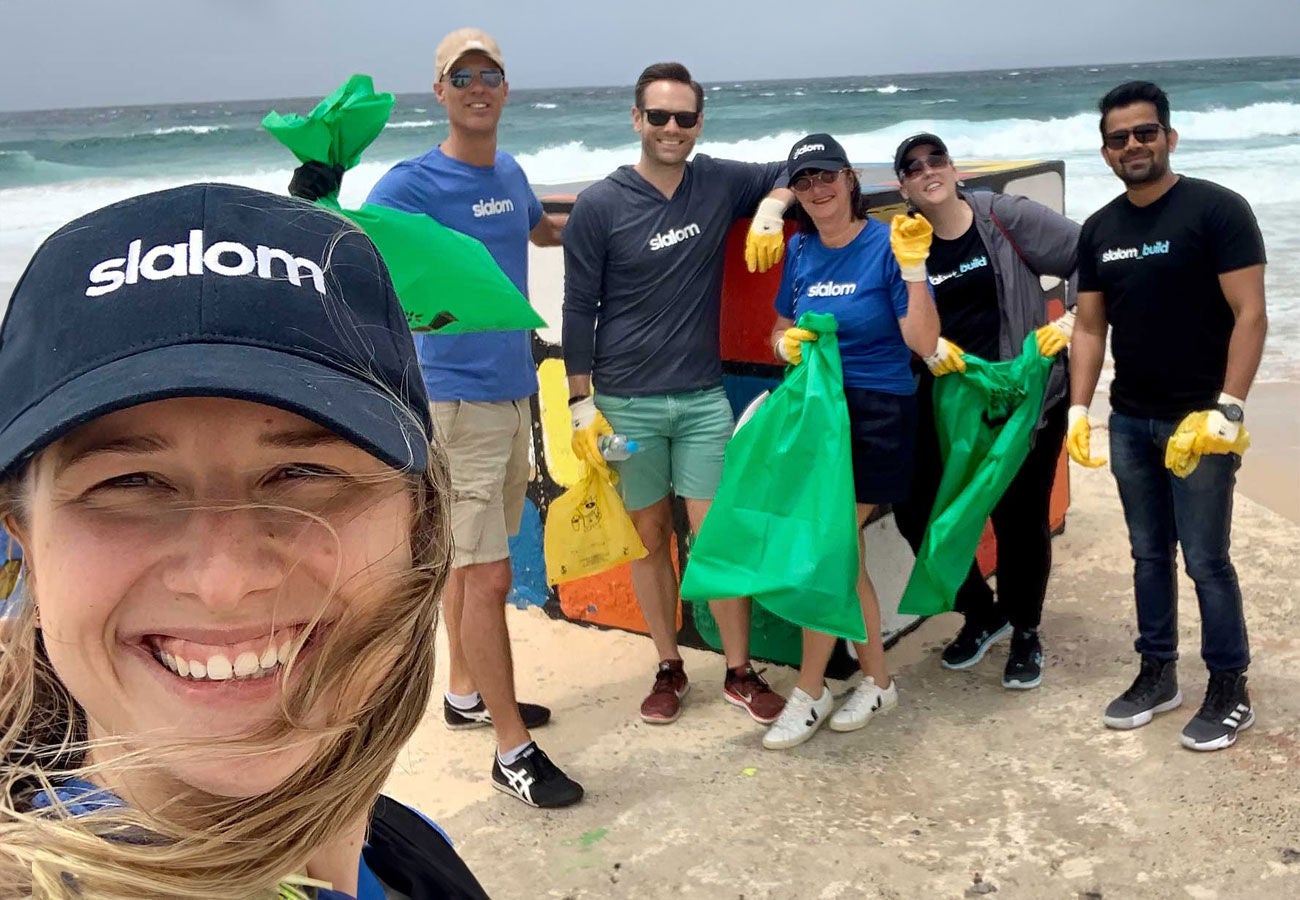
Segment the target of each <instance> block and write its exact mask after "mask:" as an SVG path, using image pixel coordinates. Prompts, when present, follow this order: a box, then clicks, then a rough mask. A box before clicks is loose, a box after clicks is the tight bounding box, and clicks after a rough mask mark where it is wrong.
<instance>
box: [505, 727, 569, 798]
mask: <svg viewBox="0 0 1300 900" xmlns="http://www.w3.org/2000/svg"><path fill="white" fill-rule="evenodd" d="M492 786H493V787H494V788H496V789H497V790H498V791H501V792H502V793H504V794H509V795H510V796H512V797H518V798H519V799H520V800H522V801H524V802H525V803H527V804H528V805H529V806H536V807H540V808H542V809H558V808H559V807H561V806H572V805H573V804H575V803H577V802H578V801H579V800H581V799H582V785H580V784H578V782H576V781H574V780H573V779H572V778H570V777H569V776H568V775H565V774H564V773H563V772H561V771H560V767H559V766H557V765H556V764H555V763H553V762H551V758H550V757H549V756H547V755H546V754H545V753H544V752H543V751H542V748H541V747H539V746H537V744H535V743H534V742H532V741H529V742H528V749H527V750H525V751H524V752H523V755H522V756H520V757H519V759H517V760H515V761H514V762H513V763H512V764H510V765H508V766H507V765H503V764H502V763H501V760H500V759H499V758H498V757H497V755H496V754H495V753H493V754H492Z"/></svg>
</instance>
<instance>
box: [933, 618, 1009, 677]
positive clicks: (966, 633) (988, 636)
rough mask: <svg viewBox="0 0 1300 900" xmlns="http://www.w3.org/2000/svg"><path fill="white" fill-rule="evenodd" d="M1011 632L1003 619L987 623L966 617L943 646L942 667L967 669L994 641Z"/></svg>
mask: <svg viewBox="0 0 1300 900" xmlns="http://www.w3.org/2000/svg"><path fill="white" fill-rule="evenodd" d="M1010 633H1011V625H1010V623H1008V622H1007V621H1006V620H1005V619H1003V620H1001V621H998V622H993V623H988V622H979V621H976V620H975V619H971V618H968V619H967V620H966V624H964V625H962V626H961V631H959V632H957V636H956V637H955V638H953V639H952V643H950V644H949V645H948V646H947V647H944V648H943V659H942V662H943V667H944V668H945V669H969V668H970V667H971V666H973V665H975V663H977V662H979V661H980V660H981V659H983V658H984V654H985V653H988V652H989V647H991V646H992V645H993V642H994V641H1000V640H1002V639H1003V638H1004V637H1006V636H1007V635H1009V634H1010Z"/></svg>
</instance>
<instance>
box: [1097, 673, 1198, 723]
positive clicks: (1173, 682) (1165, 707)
mask: <svg viewBox="0 0 1300 900" xmlns="http://www.w3.org/2000/svg"><path fill="white" fill-rule="evenodd" d="M1182 704H1183V692H1182V691H1180V690H1179V689H1178V663H1177V661H1176V660H1172V659H1156V658H1155V657H1154V656H1143V657H1142V668H1141V670H1139V671H1138V676H1137V678H1135V679H1134V680H1133V684H1132V685H1130V686H1129V689H1128V690H1127V691H1125V692H1124V693H1122V694H1120V695H1119V696H1118V697H1116V698H1115V699H1114V700H1112V701H1110V705H1109V706H1107V707H1106V714H1105V715H1104V716H1103V717H1102V721H1103V722H1105V723H1106V726H1107V727H1108V728H1119V729H1124V730H1127V729H1129V728H1141V727H1142V726H1143V725H1145V724H1147V723H1148V722H1150V721H1151V720H1152V719H1153V718H1155V714H1156V713H1162V712H1169V710H1171V709H1177V708H1178V707H1179V706H1182Z"/></svg>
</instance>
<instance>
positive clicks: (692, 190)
mask: <svg viewBox="0 0 1300 900" xmlns="http://www.w3.org/2000/svg"><path fill="white" fill-rule="evenodd" d="M703 109H704V92H703V89H702V88H701V87H700V85H699V84H698V83H697V82H695V81H694V80H692V79H691V74H690V72H689V71H687V69H686V67H685V66H683V65H680V64H679V63H659V64H656V65H653V66H650V67H649V68H647V69H646V70H645V71H644V72H643V73H642V74H641V77H640V79H638V81H637V84H636V105H635V106H634V107H633V109H632V124H633V127H634V128H635V129H636V131H637V132H638V133H639V134H640V136H641V159H640V161H639V162H637V164H636V165H634V166H623V167H622V168H620V169H618V170H617V171H616V172H614V173H613V174H612V175H610V176H609V177H608V178H605V179H604V180H603V181H599V182H597V183H596V184H593V185H591V186H590V187H588V188H587V189H586V190H584V191H583V192H582V193H581V194H580V195H579V197H578V200H577V203H576V204H575V205H574V207H573V215H572V217H571V218H570V222H569V224H568V225H567V226H566V228H565V233H564V330H563V344H564V365H565V368H566V370H567V372H568V376H569V396H570V398H571V399H570V404H571V407H572V409H573V413H574V415H573V424H574V428H575V429H582V428H584V427H588V426H589V425H590V423H591V422H592V421H593V420H594V417H595V415H596V410H597V408H599V410H600V412H601V413H603V414H604V416H605V418H606V419H608V420H609V424H610V426H611V427H612V428H613V429H614V431H615V432H617V433H619V434H623V435H626V436H627V437H629V438H634V439H636V441H637V442H638V443H639V444H640V445H641V449H640V450H639V451H638V452H637V453H635V454H634V455H633V456H631V457H630V458H629V459H626V460H624V461H622V462H620V463H616V464H615V465H616V466H617V468H618V471H619V489H620V491H621V493H622V495H623V502H624V504H625V505H626V506H627V509H628V512H629V514H630V515H631V517H632V521H633V523H634V524H635V525H636V529H637V533H638V534H639V535H640V536H641V540H642V542H643V543H644V544H645V547H646V550H647V551H649V553H648V555H647V556H646V557H645V558H644V559H639V560H636V561H634V562H633V563H632V584H633V587H634V589H635V591H636V597H637V602H638V603H639V604H640V606H641V611H642V614H643V615H644V616H645V620H646V624H647V625H648V626H649V628H650V636H651V637H652V638H653V640H654V643H655V649H656V651H657V652H658V654H659V660H660V662H659V668H658V671H657V673H656V675H655V682H654V687H653V688H652V690H651V692H650V694H649V696H647V697H646V699H645V701H644V702H643V703H642V705H641V718H642V719H644V720H645V721H646V722H650V723H656V724H663V723H667V722H672V721H675V720H676V719H677V716H678V715H679V714H680V712H681V698H682V697H683V696H684V695H685V694H686V691H687V687H688V685H687V679H686V672H685V670H684V668H683V663H682V658H681V652H680V651H679V649H678V646H677V603H678V582H677V575H676V572H675V571H674V568H673V560H672V553H671V546H672V544H671V539H672V535H673V515H672V505H671V504H672V501H671V496H670V495H671V494H676V495H677V496H679V497H681V498H682V499H683V500H684V501H685V505H686V514H687V517H688V519H689V520H690V525H691V530H692V531H698V530H699V526H700V523H701V522H702V521H703V520H704V515H705V513H707V512H708V509H709V505H710V504H711V503H712V502H713V497H714V494H715V493H716V492H717V489H718V482H719V480H720V478H721V475H722V456H723V450H724V449H725V447H726V445H727V440H728V439H729V438H730V437H731V432H732V427H733V424H734V423H733V419H732V413H731V405H730V403H729V402H728V401H727V396H726V394H725V393H724V392H723V389H722V360H721V353H720V347H719V329H720V315H721V304H722V270H723V252H724V250H725V249H726V240H727V234H728V232H729V231H730V230H731V226H732V224H734V223H735V222H736V220H737V219H741V218H744V217H746V216H750V215H753V217H754V225H753V227H752V228H751V230H750V235H749V238H748V240H747V242H746V247H745V255H746V261H747V262H748V263H749V264H750V269H751V271H752V270H753V269H754V268H760V269H765V268H767V266H768V265H771V264H772V263H774V262H775V261H777V260H779V258H780V254H781V251H782V234H783V224H782V215H783V213H784V212H785V209H786V207H787V206H789V205H790V202H791V201H792V200H793V199H794V195H793V194H792V193H790V192H789V191H788V190H787V189H786V188H785V182H786V177H785V163H784V162H778V163H769V164H766V165H756V164H751V163H740V162H731V161H729V160H721V159H712V158H710V157H708V156H697V157H695V159H693V160H689V161H688V159H687V158H688V157H689V156H690V155H691V151H692V150H693V149H694V147H695V141H696V139H697V138H698V137H699V135H700V129H701V127H702V124H703V117H704V113H703ZM769 192H770V195H769ZM755 207H758V211H757V212H755ZM593 383H594V388H595V390H596V392H597V393H596V395H595V397H594V400H593V398H592V388H593ZM710 608H711V610H712V612H713V615H714V618H715V619H717V621H718V631H719V633H720V634H721V636H722V648H723V652H724V654H725V655H726V658H727V675H726V678H725V681H724V686H723V692H724V696H725V697H726V699H727V700H728V701H729V702H731V703H733V704H735V705H737V706H739V707H741V708H743V709H745V710H746V711H748V712H749V714H750V715H751V716H752V717H753V718H754V719H755V720H756V721H758V722H762V723H764V724H768V723H771V722H772V721H774V720H775V719H776V717H777V716H779V715H780V714H781V709H782V707H783V706H784V700H782V698H781V697H780V696H779V695H777V694H775V693H774V692H773V691H772V689H771V688H770V687H768V685H767V682H766V681H764V680H763V678H762V677H761V676H760V675H759V674H758V673H757V672H755V671H754V668H753V666H752V665H751V664H750V660H749V601H748V600H747V599H733V600H716V601H714V602H713V603H712V604H711V605H710Z"/></svg>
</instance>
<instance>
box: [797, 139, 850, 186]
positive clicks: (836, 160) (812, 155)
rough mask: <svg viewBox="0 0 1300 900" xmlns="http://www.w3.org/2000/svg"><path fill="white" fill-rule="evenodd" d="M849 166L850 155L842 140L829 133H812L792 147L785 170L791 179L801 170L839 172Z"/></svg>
mask: <svg viewBox="0 0 1300 900" xmlns="http://www.w3.org/2000/svg"><path fill="white" fill-rule="evenodd" d="M847 168H849V155H848V154H847V153H845V152H844V148H843V147H842V146H840V142H839V141H837V140H835V138H833V137H831V136H830V135H829V134H821V133H819V134H810V135H808V136H807V137H806V138H803V139H801V140H799V141H796V142H795V145H794V146H793V147H791V148H790V156H789V157H788V158H787V160H786V164H785V170H786V173H787V174H788V175H789V179H790V181H792V182H793V181H794V179H795V177H796V176H797V175H798V174H799V173H800V172H807V171H809V170H810V169H811V170H813V171H817V172H838V171H839V170H840V169H847Z"/></svg>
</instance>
